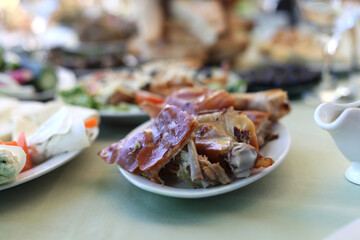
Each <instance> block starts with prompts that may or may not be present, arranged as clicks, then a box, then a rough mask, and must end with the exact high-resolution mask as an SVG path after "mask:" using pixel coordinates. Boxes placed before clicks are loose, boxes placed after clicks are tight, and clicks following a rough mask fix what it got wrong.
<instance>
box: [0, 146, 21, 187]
mask: <svg viewBox="0 0 360 240" xmlns="http://www.w3.org/2000/svg"><path fill="white" fill-rule="evenodd" d="M25 162H26V154H25V152H24V150H23V149H22V148H21V147H17V146H8V145H0V184H4V183H8V182H12V181H13V180H15V179H16V178H17V176H18V174H19V173H20V172H21V170H22V169H23V168H24V166H25Z"/></svg>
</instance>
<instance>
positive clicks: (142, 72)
mask: <svg viewBox="0 0 360 240" xmlns="http://www.w3.org/2000/svg"><path fill="white" fill-rule="evenodd" d="M183 87H208V88H213V89H229V90H232V91H236V92H244V91H245V90H246V82H245V81H244V80H241V78H240V76H239V75H238V74H236V73H234V72H230V71H227V70H224V69H222V68H216V67H212V68H210V67H208V68H204V67H203V66H202V64H201V63H199V62H198V61H197V60H193V59H184V60H166V61H165V60H162V61H152V62H148V63H145V64H143V65H141V66H139V67H137V68H122V69H118V70H102V71H98V72H95V73H91V74H88V75H85V76H83V77H80V78H79V81H78V84H77V85H76V86H75V87H73V88H72V89H70V90H67V91H61V92H60V96H61V98H62V99H63V100H64V101H65V102H66V103H68V104H73V105H78V106H83V107H89V108H93V109H97V110H98V111H99V112H100V116H101V118H102V119H106V120H108V119H112V120H115V119H117V120H120V121H121V120H139V121H141V122H143V121H144V120H148V117H147V115H146V113H145V112H144V111H143V110H142V109H141V108H140V107H139V103H140V102H142V101H144V100H147V101H152V102H153V103H161V102H163V101H164V100H165V98H166V97H167V96H168V95H170V94H171V93H172V92H174V91H177V90H179V89H181V88H183Z"/></svg>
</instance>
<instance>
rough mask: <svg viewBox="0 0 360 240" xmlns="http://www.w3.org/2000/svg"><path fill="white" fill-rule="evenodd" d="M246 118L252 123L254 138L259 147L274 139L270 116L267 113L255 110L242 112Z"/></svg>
mask: <svg viewBox="0 0 360 240" xmlns="http://www.w3.org/2000/svg"><path fill="white" fill-rule="evenodd" d="M243 113H245V114H246V115H247V117H248V118H249V119H250V120H251V121H252V122H253V123H254V125H255V130H256V136H257V141H258V145H259V147H262V146H264V145H265V143H267V142H268V141H269V140H271V139H274V138H276V137H277V136H276V135H274V134H273V131H272V122H271V120H270V117H271V114H270V113H267V112H260V111H255V110H249V111H243Z"/></svg>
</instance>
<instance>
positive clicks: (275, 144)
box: [119, 122, 291, 198]
mask: <svg viewBox="0 0 360 240" xmlns="http://www.w3.org/2000/svg"><path fill="white" fill-rule="evenodd" d="M146 124H148V122H147V123H144V124H143V125H141V126H139V127H138V128H137V129H141V128H143V126H144V125H146ZM273 127H274V133H276V134H278V135H279V138H278V139H276V140H273V141H270V142H269V143H267V144H266V145H265V146H264V147H262V148H261V150H260V153H261V154H263V155H264V156H266V157H271V158H272V159H273V160H274V161H275V163H274V164H273V165H272V166H270V167H268V168H259V169H256V170H254V171H253V172H252V173H251V175H250V176H249V177H247V178H242V179H238V180H236V181H234V182H232V183H231V184H228V185H221V186H216V187H211V188H201V189H194V188H191V187H190V186H185V185H180V186H166V185H161V184H157V183H154V182H152V181H150V180H148V179H147V178H144V177H142V176H139V175H136V174H132V173H130V172H128V171H126V170H124V169H122V168H121V167H120V166H119V170H120V172H121V173H122V174H123V175H124V177H125V178H126V179H127V180H128V181H130V182H131V183H132V184H134V185H135V186H137V187H139V188H141V189H143V190H146V191H149V192H153V193H156V194H160V195H164V196H169V197H178V198H203V197H210V196H215V195H219V194H223V193H227V192H230V191H234V190H236V189H239V188H242V187H244V186H246V185H248V184H250V183H253V182H255V181H256V180H258V179H260V178H262V177H264V176H266V175H267V174H268V173H270V172H272V171H273V170H274V169H275V168H277V167H278V166H279V165H280V163H281V162H282V161H283V160H284V159H285V157H286V155H287V153H288V151H289V149H290V142H291V138H290V134H289V132H288V130H287V129H286V128H285V127H284V126H283V125H282V124H280V123H277V124H275V125H274V126H273ZM137 129H135V130H134V131H136V130H137Z"/></svg>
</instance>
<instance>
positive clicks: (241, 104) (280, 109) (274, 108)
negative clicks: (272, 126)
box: [232, 89, 291, 121]
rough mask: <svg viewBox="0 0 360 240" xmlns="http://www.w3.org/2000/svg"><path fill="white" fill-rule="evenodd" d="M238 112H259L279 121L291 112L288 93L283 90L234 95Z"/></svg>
mask: <svg viewBox="0 0 360 240" xmlns="http://www.w3.org/2000/svg"><path fill="white" fill-rule="evenodd" d="M232 97H233V98H234V99H235V105H234V108H235V109H236V110H258V111H262V112H268V113H270V114H271V120H272V121H277V120H279V119H280V118H281V117H283V116H285V115H286V114H288V113H289V112H290V110H291V109H290V103H289V99H288V96H287V92H285V91H283V90H281V89H273V90H269V91H263V92H256V93H234V94H232Z"/></svg>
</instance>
